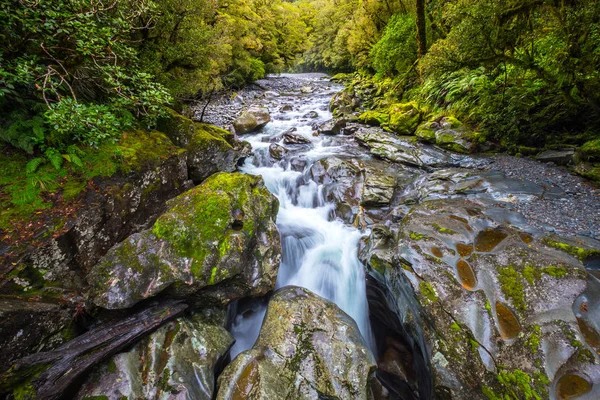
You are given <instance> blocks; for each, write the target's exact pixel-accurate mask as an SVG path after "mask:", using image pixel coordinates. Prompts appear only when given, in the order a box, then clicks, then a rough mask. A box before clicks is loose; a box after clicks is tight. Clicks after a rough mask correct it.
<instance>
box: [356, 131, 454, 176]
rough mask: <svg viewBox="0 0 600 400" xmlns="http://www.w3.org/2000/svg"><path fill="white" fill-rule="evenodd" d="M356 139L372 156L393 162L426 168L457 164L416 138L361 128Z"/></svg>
mask: <svg viewBox="0 0 600 400" xmlns="http://www.w3.org/2000/svg"><path fill="white" fill-rule="evenodd" d="M354 138H355V139H356V140H357V141H358V143H360V144H361V145H363V146H365V147H368V148H369V150H370V152H371V154H373V155H375V156H377V157H380V158H383V159H385V160H389V161H392V162H397V163H400V164H406V165H410V166H415V167H426V168H427V167H444V166H451V165H455V164H456V161H455V160H453V159H452V157H450V155H449V154H448V153H447V152H444V151H442V150H439V149H436V148H433V147H428V146H427V145H424V144H422V143H419V142H417V141H416V138H415V137H414V136H412V137H411V136H395V135H391V134H389V133H386V132H384V131H383V130H381V129H380V128H377V127H373V128H359V129H358V130H357V131H356V132H355V133H354Z"/></svg>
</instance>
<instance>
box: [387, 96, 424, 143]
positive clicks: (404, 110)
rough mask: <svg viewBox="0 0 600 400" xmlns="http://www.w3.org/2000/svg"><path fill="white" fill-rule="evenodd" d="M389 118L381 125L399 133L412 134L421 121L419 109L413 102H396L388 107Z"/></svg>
mask: <svg viewBox="0 0 600 400" xmlns="http://www.w3.org/2000/svg"><path fill="white" fill-rule="evenodd" d="M387 115H389V119H388V121H387V122H383V123H382V124H381V126H382V127H383V128H384V129H385V130H387V131H390V132H394V133H397V134H399V135H412V134H414V133H415V130H416V129H417V126H418V125H419V123H420V122H421V111H420V109H419V106H418V105H417V103H415V102H410V103H397V104H393V105H392V106H390V107H389V109H388V112H387Z"/></svg>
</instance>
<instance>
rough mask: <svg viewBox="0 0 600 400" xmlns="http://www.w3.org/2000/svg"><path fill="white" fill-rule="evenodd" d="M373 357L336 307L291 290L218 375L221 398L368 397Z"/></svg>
mask: <svg viewBox="0 0 600 400" xmlns="http://www.w3.org/2000/svg"><path fill="white" fill-rule="evenodd" d="M374 372H375V359H374V357H373V355H372V353H371V351H370V350H369V349H368V347H367V346H366V344H365V342H364V339H363V338H362V336H361V335H360V332H359V330H358V327H357V325H356V322H354V320H353V319H352V318H350V317H349V316H348V315H347V314H346V313H344V312H343V311H342V310H341V309H339V308H338V307H337V306H336V305H335V304H334V303H331V302H329V301H328V300H325V299H323V298H321V297H319V296H317V295H315V294H313V293H311V292H310V291H308V290H307V289H304V288H300V287H295V286H288V287H285V288H283V289H280V290H279V291H277V292H276V293H275V294H274V295H273V297H272V298H271V301H270V302H269V305H268V308H267V313H266V315H265V320H264V322H263V325H262V327H261V330H260V334H259V337H258V339H257V341H256V343H255V344H254V346H253V347H252V349H250V350H247V351H245V352H243V353H241V354H239V355H238V356H237V357H236V358H235V360H233V362H232V363H231V364H230V365H228V366H227V367H226V368H225V370H224V371H223V373H222V374H221V375H220V376H219V379H218V386H219V391H218V394H217V399H219V400H225V399H241V398H244V399H275V398H293V399H316V398H339V399H367V398H370V397H369V396H370V380H371V378H372V376H373V374H374Z"/></svg>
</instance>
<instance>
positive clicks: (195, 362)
mask: <svg viewBox="0 0 600 400" xmlns="http://www.w3.org/2000/svg"><path fill="white" fill-rule="evenodd" d="M224 322H225V313H224V312H223V311H219V310H211V309H207V310H204V311H203V312H200V313H197V314H193V315H191V316H186V317H181V318H178V319H176V320H174V321H171V322H169V323H167V324H166V325H163V326H162V327H161V328H160V329H158V330H157V331H156V332H154V333H152V334H150V335H149V336H147V337H145V338H144V339H142V340H141V341H140V342H138V343H137V344H136V345H135V346H134V347H133V348H132V349H131V350H129V351H127V352H124V353H119V354H117V355H115V356H113V357H112V358H111V359H110V360H108V361H106V362H105V363H104V364H103V365H101V366H99V367H97V368H96V369H95V370H94V371H93V372H92V373H91V374H90V376H89V377H88V378H87V380H86V382H85V383H83V385H82V387H81V389H80V390H79V393H78V395H77V396H76V397H75V398H76V399H81V400H83V399H89V398H99V397H102V396H105V397H103V398H108V399H122V398H124V397H126V398H129V399H199V400H200V399H205V400H209V399H211V398H213V395H214V393H215V387H214V385H215V371H216V370H217V368H218V367H219V363H220V362H221V361H222V359H223V357H224V356H225V355H226V354H227V351H228V350H229V348H230V347H231V345H232V344H233V338H232V337H231V335H230V334H229V332H227V331H226V330H225V328H224Z"/></svg>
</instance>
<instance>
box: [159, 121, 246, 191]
mask: <svg viewBox="0 0 600 400" xmlns="http://www.w3.org/2000/svg"><path fill="white" fill-rule="evenodd" d="M167 111H168V116H167V117H164V118H162V119H161V120H159V123H158V128H159V129H160V130H161V131H163V132H165V134H166V135H167V136H168V137H169V138H170V139H171V140H172V141H173V143H174V144H176V145H177V146H180V147H183V148H185V149H186V155H187V167H188V175H189V177H190V179H192V180H193V181H194V182H196V183H199V182H202V181H203V180H204V179H206V178H208V177H209V176H210V175H212V174H214V173H216V172H219V171H225V172H232V171H234V170H235V168H236V165H237V163H238V161H239V160H240V159H241V158H243V157H246V156H247V155H249V154H250V153H251V151H252V148H251V146H250V145H249V144H248V143H247V142H242V141H240V140H238V139H237V138H236V137H235V135H233V134H232V133H230V132H228V131H226V130H224V129H221V128H218V127H216V126H213V125H208V124H202V123H198V122H194V121H192V120H191V119H189V118H186V117H184V116H183V115H180V114H177V113H175V112H174V111H172V110H167Z"/></svg>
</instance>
